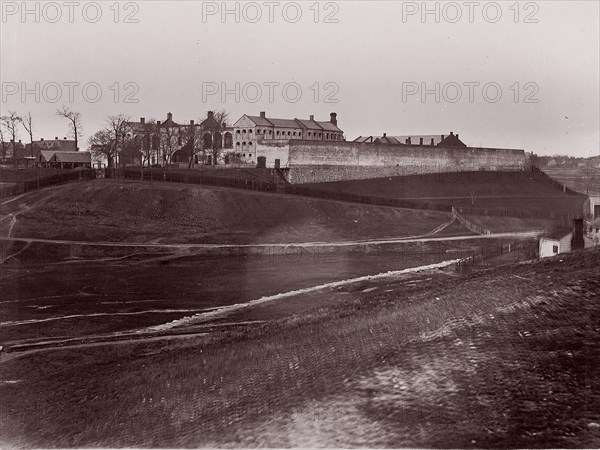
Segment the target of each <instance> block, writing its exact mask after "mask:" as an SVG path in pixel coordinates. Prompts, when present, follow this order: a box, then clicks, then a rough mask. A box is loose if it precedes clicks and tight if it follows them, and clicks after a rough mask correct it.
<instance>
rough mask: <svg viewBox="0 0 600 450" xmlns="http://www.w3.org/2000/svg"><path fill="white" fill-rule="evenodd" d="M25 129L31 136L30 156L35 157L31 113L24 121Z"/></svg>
mask: <svg viewBox="0 0 600 450" xmlns="http://www.w3.org/2000/svg"><path fill="white" fill-rule="evenodd" d="M23 128H25V131H27V134H28V135H29V145H30V148H29V156H33V118H32V117H31V113H30V112H28V113H27V115H26V116H25V118H24V119H23Z"/></svg>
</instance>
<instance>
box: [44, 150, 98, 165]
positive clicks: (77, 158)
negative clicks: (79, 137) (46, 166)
mask: <svg viewBox="0 0 600 450" xmlns="http://www.w3.org/2000/svg"><path fill="white" fill-rule="evenodd" d="M53 153H54V154H53V156H52V157H51V158H50V159H51V160H53V161H56V162H62V163H89V162H92V156H91V155H90V153H89V152H53Z"/></svg>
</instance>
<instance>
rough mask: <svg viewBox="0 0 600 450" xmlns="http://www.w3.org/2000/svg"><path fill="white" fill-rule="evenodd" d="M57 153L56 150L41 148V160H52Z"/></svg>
mask: <svg viewBox="0 0 600 450" xmlns="http://www.w3.org/2000/svg"><path fill="white" fill-rule="evenodd" d="M55 153H56V152H55V151H54V150H40V155H39V156H40V161H50V159H51V158H52V157H53V156H54V154H55Z"/></svg>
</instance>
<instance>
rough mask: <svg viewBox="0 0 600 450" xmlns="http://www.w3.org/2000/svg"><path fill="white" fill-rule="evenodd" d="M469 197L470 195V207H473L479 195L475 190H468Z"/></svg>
mask: <svg viewBox="0 0 600 450" xmlns="http://www.w3.org/2000/svg"><path fill="white" fill-rule="evenodd" d="M469 197H471V209H473V207H474V206H475V200H477V198H478V197H479V196H478V195H477V191H475V190H470V191H469Z"/></svg>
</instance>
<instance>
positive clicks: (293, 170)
mask: <svg viewBox="0 0 600 450" xmlns="http://www.w3.org/2000/svg"><path fill="white" fill-rule="evenodd" d="M257 156H266V157H267V167H272V164H273V163H272V161H274V158H276V157H277V158H278V159H280V161H281V166H282V167H287V168H289V169H290V170H289V172H288V177H289V181H290V183H294V184H296V183H316V182H326V181H340V180H358V179H367V178H380V177H387V176H394V175H412V174H422V173H439V172H460V171H470V170H518V169H523V168H525V167H526V166H527V156H526V154H525V152H524V151H523V150H515V149H494V148H476V147H437V146H427V145H423V146H421V145H411V146H398V145H385V144H380V145H374V144H361V143H355V142H319V141H297V140H292V141H289V142H285V143H283V142H280V143H278V144H277V145H276V146H275V145H273V146H272V145H270V144H268V143H264V144H262V145H260V146H259V148H257Z"/></svg>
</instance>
